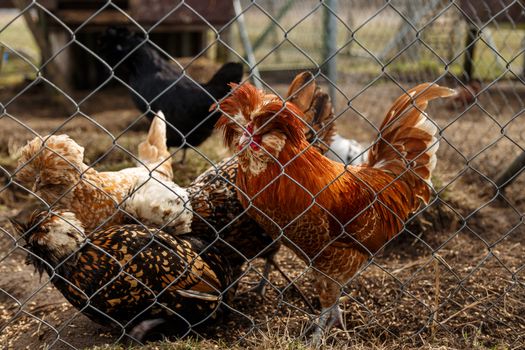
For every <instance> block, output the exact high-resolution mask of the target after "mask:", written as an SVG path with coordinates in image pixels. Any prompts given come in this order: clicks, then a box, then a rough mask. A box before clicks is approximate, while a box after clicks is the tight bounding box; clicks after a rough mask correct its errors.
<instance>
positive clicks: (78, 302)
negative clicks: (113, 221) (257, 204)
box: [13, 211, 234, 341]
mask: <svg viewBox="0 0 525 350" xmlns="http://www.w3.org/2000/svg"><path fill="white" fill-rule="evenodd" d="M13 225H14V226H15V229H16V231H17V232H18V233H19V235H21V236H22V237H23V238H24V240H25V241H26V245H25V248H26V249H27V250H28V251H29V252H30V253H29V255H28V256H27V263H28V264H33V265H34V266H35V268H36V270H37V271H38V272H39V273H40V275H42V273H43V272H44V271H46V272H47V274H48V275H49V276H50V277H51V281H52V283H53V284H54V286H55V287H56V288H57V289H58V290H59V291H60V292H61V293H62V294H63V295H64V297H65V298H66V299H67V300H68V301H69V302H70V303H71V304H72V305H73V306H75V307H76V308H77V309H79V310H81V311H82V313H84V314H85V315H86V316H88V317H89V318H90V319H92V320H93V321H95V322H97V323H100V324H103V325H112V326H118V327H121V328H124V329H126V330H130V332H129V333H128V334H129V335H130V336H131V337H133V338H135V339H136V340H139V341H142V340H143V339H144V338H145V336H146V335H148V333H149V332H150V331H152V330H153V329H155V330H156V331H159V330H160V331H161V332H166V330H169V332H170V333H174V334H177V335H184V334H186V333H187V332H189V331H190V330H191V329H193V328H194V327H196V326H199V325H201V324H203V323H205V322H207V321H211V320H214V319H216V318H217V316H218V314H220V311H222V309H223V308H220V306H221V305H222V303H223V302H224V303H228V301H229V300H230V299H231V297H232V296H233V294H234V290H233V288H231V287H230V285H231V283H232V270H231V268H230V264H229V263H228V262H227V261H226V259H225V258H224V257H223V256H222V255H220V254H218V253H217V250H216V249H214V248H210V247H209V244H208V243H207V242H205V241H203V240H200V239H198V238H196V237H188V236H184V235H183V236H172V235H169V234H167V233H165V232H162V231H158V230H154V229H147V228H145V227H144V226H143V225H121V226H113V227H110V228H107V229H102V230H98V231H95V232H94V233H92V234H91V235H90V237H89V239H87V238H86V236H85V234H84V230H83V227H82V224H81V223H80V221H78V220H77V219H76V217H75V214H73V213H71V212H67V211H58V212H56V213H55V214H50V213H48V212H42V213H39V214H36V215H33V216H32V218H31V219H30V220H29V222H28V223H27V224H19V223H17V222H13ZM218 310H219V312H217V311H218Z"/></svg>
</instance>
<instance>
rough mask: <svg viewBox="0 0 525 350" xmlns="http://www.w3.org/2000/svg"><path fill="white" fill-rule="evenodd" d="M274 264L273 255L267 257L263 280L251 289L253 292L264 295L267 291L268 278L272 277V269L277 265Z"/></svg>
mask: <svg viewBox="0 0 525 350" xmlns="http://www.w3.org/2000/svg"><path fill="white" fill-rule="evenodd" d="M274 264H275V261H274V260H273V257H272V258H268V259H266V262H265V263H264V270H263V273H262V277H261V280H260V281H259V283H258V284H257V285H256V286H255V287H253V288H252V289H250V291H251V292H255V293H257V294H259V295H261V296H262V295H264V293H265V292H266V285H267V284H268V278H269V277H270V271H271V270H272V265H273V266H275V265H274Z"/></svg>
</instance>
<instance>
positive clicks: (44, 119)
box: [0, 0, 525, 349]
mask: <svg viewBox="0 0 525 350" xmlns="http://www.w3.org/2000/svg"><path fill="white" fill-rule="evenodd" d="M524 20H525V3H523V2H522V1H518V0H515V1H513V0H484V1H469V0H424V1H416V0H398V1H393V0H391V1H388V0H384V1H379V0H374V1H363V0H348V1H346V0H326V1H314V0H306V1H293V0H283V1H275V0H253V1H247V0H242V1H190V0H187V1H171V2H170V1H144V2H138V1H127V0H116V1H89V2H88V1H72V0H71V1H70V0H54V1H49V0H38V1H25V0H13V1H12V2H11V1H0V53H1V54H2V55H1V56H2V57H1V64H0V135H1V136H0V179H1V182H0V247H1V248H0V300H1V303H0V330H1V332H0V345H1V346H2V348H6V349H23V348H30V347H31V348H44V349H71V348H72V349H81V348H93V347H96V346H101V347H103V348H108V349H113V348H115V349H117V348H119V347H120V346H127V345H128V344H130V343H133V344H137V342H138V341H140V342H145V341H146V340H160V341H161V342H160V343H155V344H156V345H150V346H151V348H163V347H162V346H166V347H167V348H169V346H173V347H174V348H176V346H177V345H175V343H170V342H168V340H165V339H164V340H162V339H163V338H162V337H163V335H170V336H171V338H169V341H173V342H175V341H177V339H178V338H183V339H186V340H179V342H183V343H182V344H183V345H182V346H186V347H188V348H196V349H197V348H212V347H213V348H236V347H239V348H240V347H247V348H254V349H258V348H278V349H281V348H283V349H284V348H287V349H289V348H303V347H304V346H309V345H310V344H311V342H312V334H311V333H312V332H315V330H316V327H315V326H313V325H315V324H318V323H319V322H320V321H319V315H320V313H321V303H320V301H319V298H318V295H319V289H318V287H319V286H318V282H319V279H320V278H321V277H319V270H318V269H317V266H316V265H315V263H314V262H313V260H312V259H310V258H307V259H303V258H302V257H298V254H299V255H301V253H300V252H299V253H298V251H300V250H301V249H300V248H302V247H301V245H300V244H297V243H294V242H293V240H291V239H290V238H288V237H287V231H286V229H284V230H283V227H279V229H280V232H279V233H278V234H277V235H274V236H273V239H272V237H271V235H270V234H269V233H268V232H266V231H265V230H264V229H263V228H262V227H261V226H259V224H260V223H261V221H258V222H256V221H255V220H254V219H253V216H250V215H253V214H254V211H253V210H254V208H253V203H252V202H254V201H255V200H256V199H254V198H249V202H248V203H252V204H250V205H249V206H248V208H247V209H245V208H244V207H243V206H242V205H241V202H242V200H241V201H239V198H242V193H241V194H240V195H239V196H240V197H239V198H238V197H237V196H238V195H237V193H238V190H239V189H238V188H237V183H236V162H237V159H238V157H239V153H240V152H239V153H235V152H233V153H232V152H230V151H229V150H227V149H226V147H223V140H222V134H221V133H219V132H214V133H213V134H212V133H211V131H212V129H213V125H214V124H215V122H216V120H217V118H218V116H219V115H218V114H216V113H214V110H213V109H212V110H210V111H209V108H210V105H212V104H213V103H217V102H219V103H220V102H221V101H223V97H225V95H226V94H227V92H228V91H227V90H229V88H227V90H224V89H225V88H226V83H228V82H231V81H236V79H237V82H251V83H253V84H255V85H257V86H260V87H261V88H264V89H265V90H268V91H271V92H272V93H276V94H278V95H279V96H281V97H282V98H283V99H290V98H291V97H290V96H288V95H287V91H288V88H289V86H290V84H291V82H292V80H293V78H294V77H295V76H296V74H298V73H300V72H302V71H310V72H312V73H313V75H314V77H315V82H316V84H317V85H318V86H319V87H320V88H321V89H322V90H323V91H327V92H328V93H329V96H330V98H331V101H332V102H331V103H332V107H333V115H330V120H329V121H328V122H327V123H326V124H323V126H322V127H321V131H320V132H319V134H318V135H321V134H322V133H323V132H324V131H326V130H327V129H328V128H329V126H330V125H335V126H336V128H337V136H336V138H337V139H339V140H343V141H344V142H343V144H344V145H345V147H346V148H345V147H343V148H342V149H343V151H341V148H338V147H339V146H338V144H336V142H335V139H334V140H331V139H330V140H329V139H323V138H322V137H321V136H319V138H321V140H322V142H326V143H327V144H328V146H330V147H331V148H332V151H333V152H335V153H337V155H338V156H337V157H334V156H333V155H332V157H333V158H334V159H337V160H338V161H344V162H346V163H350V162H352V160H353V159H355V158H356V157H357V158H358V159H359V157H360V156H362V155H363V154H365V153H366V152H367V151H368V149H369V148H371V147H372V146H371V145H373V144H374V142H379V141H380V140H381V138H378V137H377V134H378V131H379V127H380V125H381V122H382V120H383V118H384V117H385V113H386V112H387V111H388V109H389V108H390V106H391V104H392V103H393V102H394V101H395V99H396V98H397V97H399V96H401V95H403V94H405V93H406V92H407V91H408V90H409V89H410V88H412V87H414V86H416V85H418V84H420V83H423V82H431V83H438V84H439V85H442V86H449V87H451V88H456V90H457V91H458V96H456V97H454V98H452V99H443V100H438V101H435V102H432V103H431V106H430V107H429V111H428V115H429V118H430V119H431V121H432V123H433V124H434V125H436V126H437V128H438V132H437V139H438V141H439V150H438V152H437V166H436V168H435V171H434V172H433V175H432V182H433V191H432V193H433V196H432V199H431V200H430V202H429V204H428V205H425V206H423V207H421V208H419V209H418V210H417V212H416V214H415V215H414V216H411V217H410V218H409V219H408V220H407V221H406V222H403V224H402V227H403V229H402V230H401V232H399V233H398V234H395V235H394V236H395V237H394V238H393V239H392V240H390V241H389V242H388V244H385V245H384V246H383V247H381V248H380V249H377V251H374V252H373V253H371V254H369V255H368V256H367V259H366V261H365V262H364V263H363V264H362V266H360V267H359V269H358V271H357V273H356V274H355V275H353V276H352V277H351V278H350V280H349V281H348V283H346V284H344V285H340V286H339V287H340V289H341V291H340V292H341V294H340V295H342V296H344V297H343V298H342V300H341V308H342V311H343V312H342V325H341V327H333V328H328V329H327V330H326V331H325V332H324V334H323V336H322V339H321V344H323V346H326V347H333V348H347V347H356V348H359V347H362V348H378V349H383V348H384V349H394V348H396V349H397V348H401V347H403V348H425V347H426V348H449V347H450V348H469V349H470V348H480V349H484V348H491V349H495V348H497V349H500V348H501V349H520V348H523V347H524V346H525V339H524V337H525V320H524V319H523V314H524V312H525V306H524V305H525V304H524V301H525V289H524V281H523V271H524V267H525V261H524V258H523V251H524V250H523V236H522V234H523V231H524V229H523V212H524V208H525V203H524V201H523V198H522V195H523V191H522V188H523V185H524V183H523V181H524V179H523V178H522V177H521V176H520V172H521V170H522V168H523V165H524V162H523V159H522V158H523V157H524V156H523V155H524V154H525V153H523V152H524V149H525V148H524V147H525V139H524V138H525V128H524V125H525V124H524V123H523V122H522V120H521V119H522V118H523V116H522V115H523V111H524V104H523V95H524V94H525V88H524V85H523V83H524V81H523V69H524V66H525V61H524V58H523V57H524V55H523V48H524V37H525V36H524V32H523V30H522V29H523V23H524ZM108 52H109V53H108ZM134 57H135V58H134ZM137 57H138V58H137ZM126 60H128V61H130V62H132V63H131V64H128V63H126V62H127V61H126ZM227 61H233V62H241V63H242V66H243V69H244V75H243V76H242V77H241V76H240V75H239V74H237V73H238V71H237V70H238V67H239V66H236V65H225V66H223V65H222V64H223V63H224V62H227ZM221 67H222V68H221ZM219 69H221V71H222V69H224V71H222V72H223V75H220V74H218V75H217V76H215V77H214V78H212V77H213V75H214V74H215V73H216V72H217V71H218V70H219ZM223 90H224V91H223ZM305 90H306V89H305ZM195 96H199V99H200V100H199V99H197V98H196V97H195ZM188 101H189V102H188ZM202 101H204V102H205V103H204V102H202ZM324 103H326V102H324ZM199 104H204V105H205V106H204V107H205V112H206V113H205V114H206V115H204V116H203V115H202V113H201V114H199V112H196V111H198V105H199ZM181 106H186V107H181ZM159 109H162V111H163V112H164V114H165V115H166V120H167V124H168V125H167V126H168V145H169V146H170V149H169V156H166V155H165V154H164V155H163V154H162V152H160V154H157V156H156V158H155V157H154V158H151V153H149V152H148V148H147V147H146V148H144V145H142V146H139V144H140V143H141V142H143V141H144V140H146V139H148V140H150V141H151V140H154V141H153V142H155V140H157V141H158V140H160V141H161V142H160V143H163V142H164V140H163V138H162V137H159V135H158V134H155V133H153V134H150V136H149V137H148V136H147V131H148V128H150V124H151V125H153V124H154V123H155V122H154V121H157V122H158V121H159V119H158V118H152V113H156V112H157V111H158V110H159ZM139 110H140V111H139ZM314 110H315V108H314ZM180 120H183V121H184V122H179V121H180ZM195 120H197V122H196V121H195ZM160 125H162V123H161V124H160ZM157 127H158V126H157ZM151 130H155V129H154V126H152V129H151ZM157 130H159V129H157ZM316 131H319V130H316ZM62 134H67V135H69V136H70V138H71V140H66V139H54V138H53V137H48V136H47V135H62ZM35 138H36V139H37V140H43V141H35V142H36V143H35V145H37V146H38V147H36V149H37V151H36V152H35V153H32V154H31V153H30V152H29V153H28V152H27V151H26V153H24V152H22V149H23V147H24V146H25V145H26V144H27V143H28V141H30V140H33V139H35ZM173 140H178V141H173ZM374 140H375V141H374ZM70 141H71V142H75V143H76V145H75V144H73V146H71V143H70ZM42 142H44V146H42V148H41V147H40V146H41V145H42ZM332 142H333V143H332ZM349 144H350V145H357V147H358V148H359V150H358V151H357V153H355V154H354V153H352V155H350V153H351V152H350V150H349V148H348V147H349V146H348V145H349ZM70 146H71V147H73V150H71V149H68V148H67V147H70ZM154 146H155V147H160V148H162V147H161V146H158V144H156V145H154ZM336 148H337V149H336ZM64 149H67V152H64ZM26 150H27V148H26ZM46 152H47V153H46ZM153 153H155V152H153ZM329 153H330V152H329ZM28 154H29V156H28ZM232 155H233V158H231V159H230V158H229V157H230V156H232ZM44 156H46V157H49V158H42V157H44ZM24 157H25V158H24ZM78 157H80V160H79V158H78ZM21 158H22V159H24V160H25V161H23V162H19V159H21ZM45 159H48V160H45ZM49 159H52V161H49ZM225 159H226V160H225ZM159 160H161V161H160V162H159ZM77 161H78V162H77ZM29 169H32V170H29ZM35 169H38V171H37V170H35ZM122 169H128V170H122ZM130 169H131V170H130ZM171 171H172V172H173V174H171ZM316 171H318V172H319V173H318V174H315V173H312V174H311V176H314V177H321V176H322V174H323V171H324V169H316ZM102 172H108V173H104V174H106V175H100V174H102ZM110 172H111V173H110ZM117 172H118V173H117ZM71 173H73V174H75V175H74V176H72V177H71V176H70V175H68V174H71ZM201 174H202V175H201ZM199 175H200V176H199ZM175 184H176V185H175ZM298 185H299V186H300V187H302V188H303V189H304V186H302V185H301V184H298ZM380 192H382V191H380ZM377 195H378V194H374V198H373V199H372V201H371V203H370V205H372V204H373V203H375V202H377V201H378V199H377V198H378V197H377ZM313 197H314V202H315V200H316V198H317V196H316V195H314V196H313ZM141 201H142V202H141ZM137 203H138V204H137ZM348 203H351V202H348ZM348 203H347V204H344V203H343V204H342V206H345V205H349V206H351V204H348ZM368 207H369V206H368ZM368 207H367V208H368ZM250 210H251V211H250ZM255 210H257V209H255ZM286 210H288V208H284V207H283V208H282V211H283V212H286ZM388 210H390V211H391V212H392V210H393V209H392V208H388ZM69 211H71V212H74V213H75V214H76V217H75V216H71V215H70V214H68V213H67V212H69ZM35 212H44V213H45V214H43V215H41V216H37V217H35V216H34V215H33V213H35ZM48 213H54V215H55V216H53V215H52V214H48ZM259 214H260V213H259ZM56 215H58V216H56ZM188 215H189V216H188ZM328 215H332V214H328ZM259 216H261V215H259ZM301 216H302V214H299V215H298V217H297V218H293V220H291V221H292V222H293V221H295V220H298V219H300V218H301ZM152 217H153V218H158V217H160V218H161V219H162V220H160V222H154V221H155V220H149V219H151V218H152ZM188 217H189V218H190V219H189V221H188ZM60 218H62V219H60ZM9 219H14V221H13V222H12V223H10V222H9ZM62 220H64V221H62ZM393 220H395V219H393ZM270 221H271V222H272V223H273V224H277V222H276V221H275V220H273V219H272V217H270ZM258 223H259V224H258ZM339 224H340V225H341V223H339ZM61 225H62V226H61ZM115 225H116V226H115ZM131 225H133V226H131ZM393 225H394V224H393ZM394 226H395V225H394ZM64 227H66V228H64ZM311 231H312V232H313V233H312V235H314V233H315V232H316V228H312V229H311ZM275 237H277V239H275ZM42 246H45V247H48V249H47V250H46V249H44V248H41V247H42ZM35 247H36V248H35ZM49 247H51V248H52V249H51V248H49ZM349 249H350V248H349ZM297 253H298V254H297ZM348 259H350V258H348ZM333 260H334V264H340V265H344V264H346V263H347V260H345V261H343V262H340V261H339V257H337V256H334V257H333ZM35 267H36V270H35ZM316 273H317V274H316ZM261 281H262V282H263V283H261ZM253 287H255V290H254V288H253ZM188 339H189V340H188ZM164 342H166V343H164ZM170 344H171V345H170ZM303 344H305V345H303ZM179 345H180V344H179ZM155 346H157V347H155Z"/></svg>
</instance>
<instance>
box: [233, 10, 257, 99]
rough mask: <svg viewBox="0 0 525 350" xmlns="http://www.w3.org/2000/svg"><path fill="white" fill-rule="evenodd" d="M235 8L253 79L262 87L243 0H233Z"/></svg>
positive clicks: (255, 83)
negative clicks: (243, 10)
mask: <svg viewBox="0 0 525 350" xmlns="http://www.w3.org/2000/svg"><path fill="white" fill-rule="evenodd" d="M233 8H234V10H235V15H236V16H237V25H238V26H239V35H240V36H241V41H242V45H243V46H244V52H245V55H246V59H247V60H248V63H249V64H250V74H253V76H254V78H252V81H253V83H254V85H255V86H256V87H257V88H259V89H261V88H262V84H261V75H260V74H259V68H258V67H257V61H256V60H255V55H254V54H253V49H252V44H251V42H250V38H249V37H248V31H247V30H246V23H245V22H244V15H243V13H242V6H241V1H240V0H233Z"/></svg>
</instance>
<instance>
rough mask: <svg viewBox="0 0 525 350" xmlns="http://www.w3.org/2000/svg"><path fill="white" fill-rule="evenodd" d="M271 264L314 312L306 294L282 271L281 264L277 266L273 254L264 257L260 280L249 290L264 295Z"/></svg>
mask: <svg viewBox="0 0 525 350" xmlns="http://www.w3.org/2000/svg"><path fill="white" fill-rule="evenodd" d="M272 266H273V267H274V268H275V269H276V270H277V271H279V273H280V274H281V276H283V278H284V279H285V280H286V281H287V282H288V284H289V285H291V286H292V287H293V288H294V289H295V290H296V291H297V292H298V293H299V295H300V296H301V299H303V301H304V302H305V304H306V306H308V308H309V309H310V312H312V313H314V312H315V308H314V307H313V306H312V303H311V302H310V300H308V298H307V297H306V295H304V293H303V291H302V290H301V289H300V288H299V287H298V286H297V285H296V284H295V283H294V282H293V281H292V279H291V278H290V276H288V275H287V274H286V272H284V271H283V269H281V266H279V264H278V263H277V261H276V260H275V254H273V255H272V256H269V257H267V258H266V262H265V264H264V270H263V274H262V277H261V280H260V281H259V283H258V284H257V286H255V287H253V288H251V289H250V290H249V292H256V293H258V294H259V295H261V296H264V293H265V292H266V285H267V284H268V282H269V277H270V271H271V269H272Z"/></svg>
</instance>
